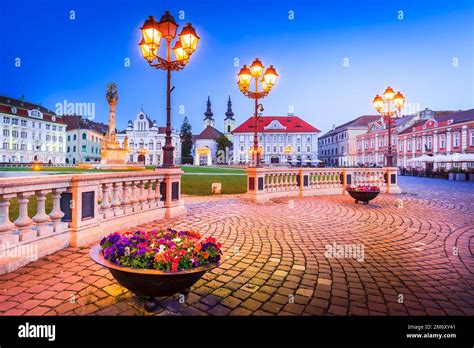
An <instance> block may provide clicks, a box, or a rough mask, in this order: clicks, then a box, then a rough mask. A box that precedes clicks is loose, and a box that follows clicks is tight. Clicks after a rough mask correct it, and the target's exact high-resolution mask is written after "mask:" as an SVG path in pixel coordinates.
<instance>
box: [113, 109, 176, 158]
mask: <svg viewBox="0 0 474 348" xmlns="http://www.w3.org/2000/svg"><path fill="white" fill-rule="evenodd" d="M165 136H166V127H158V123H157V122H156V121H154V120H151V119H150V118H149V117H148V115H147V114H146V113H145V112H144V111H143V110H141V111H140V112H139V113H137V115H136V117H135V120H133V121H132V120H130V121H128V125H127V128H126V129H125V130H124V131H121V132H118V133H117V140H118V141H119V143H120V146H123V145H124V141H125V137H127V138H128V144H129V147H130V149H131V152H130V153H129V154H128V155H127V160H128V163H142V164H144V165H154V166H161V165H162V164H163V149H162V148H163V146H164V145H165ZM172 144H173V146H174V162H175V164H181V140H180V137H179V134H177V133H176V132H175V131H174V130H173V133H172Z"/></svg>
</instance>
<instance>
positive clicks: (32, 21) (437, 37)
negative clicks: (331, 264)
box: [0, 0, 474, 133]
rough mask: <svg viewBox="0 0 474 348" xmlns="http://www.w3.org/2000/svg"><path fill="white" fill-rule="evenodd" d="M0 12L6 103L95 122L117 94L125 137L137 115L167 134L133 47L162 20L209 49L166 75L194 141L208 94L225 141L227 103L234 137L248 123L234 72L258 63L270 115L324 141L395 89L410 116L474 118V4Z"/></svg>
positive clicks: (94, 5) (102, 5)
mask: <svg viewBox="0 0 474 348" xmlns="http://www.w3.org/2000/svg"><path fill="white" fill-rule="evenodd" d="M0 1H1V7H2V11H1V12H2V14H1V15H0V30H1V34H2V36H1V37H2V44H1V46H0V50H1V51H0V53H1V54H0V94H1V95H7V96H11V97H14V98H19V97H21V96H22V95H23V96H24V97H25V99H26V100H27V101H32V102H40V103H42V105H43V106H45V107H48V108H50V109H53V110H54V109H55V105H56V103H62V102H63V101H64V100H67V101H69V102H78V103H79V102H88V103H95V106H96V108H95V110H96V117H95V118H96V120H97V121H101V122H104V121H107V116H108V106H107V103H106V101H105V88H106V84H107V83H108V82H110V81H114V82H116V83H117V85H118V88H119V104H118V106H117V127H118V128H119V129H123V128H124V127H125V126H126V122H127V121H128V120H129V119H133V118H134V117H135V115H136V113H137V112H138V111H139V110H140V108H141V106H143V109H144V110H145V112H147V113H148V114H149V116H150V117H151V118H153V119H156V120H157V121H158V123H159V124H160V125H164V123H165V102H166V95H165V87H166V80H165V72H164V71H160V70H156V69H152V68H150V67H149V66H148V64H147V62H146V61H145V60H144V59H143V58H142V57H141V55H140V52H139V49H138V46H137V44H138V42H139V40H140V31H139V28H140V27H141V25H142V24H143V21H144V20H145V19H146V18H147V17H148V16H149V15H154V16H155V17H157V18H159V17H160V16H161V15H162V13H163V12H164V11H165V10H167V9H169V10H170V11H171V12H172V14H173V15H174V16H175V19H176V20H177V22H178V24H180V28H178V31H179V30H180V29H181V28H182V26H183V25H184V24H185V23H186V22H191V23H192V24H193V26H194V27H195V28H196V30H197V32H198V34H199V35H200V36H201V40H200V42H199V46H198V50H197V52H196V53H195V54H194V55H193V56H192V58H191V60H190V63H189V64H188V66H187V67H186V68H185V69H184V70H183V71H180V72H178V73H174V74H173V76H172V84H173V85H174V86H176V88H175V91H174V92H173V94H172V107H173V109H172V113H173V120H172V122H173V126H174V127H176V128H179V126H180V125H181V123H182V120H183V118H184V116H187V117H188V119H189V120H190V121H191V124H192V126H193V131H194V133H198V132H200V131H201V130H202V119H203V117H204V115H203V112H204V111H205V103H206V99H207V95H208V94H209V95H210V96H211V100H212V103H213V111H214V115H215V118H216V122H217V128H220V129H222V128H223V118H224V113H225V111H226V101H227V97H228V95H231V96H232V100H233V104H234V113H235V114H236V118H237V123H238V124H239V123H241V122H243V121H244V120H245V119H246V118H247V117H248V116H250V115H251V113H252V107H253V104H252V102H251V101H250V100H249V99H247V98H245V97H244V96H242V95H241V94H240V92H239V91H238V88H237V85H236V74H237V72H238V70H239V67H235V66H234V62H235V59H236V58H237V59H238V60H239V62H240V64H241V65H242V64H249V63H251V61H252V60H253V58H255V57H257V56H258V57H260V59H261V60H262V61H263V63H264V64H265V65H270V64H273V65H274V66H275V68H276V69H277V70H278V72H279V74H280V78H279V81H278V83H277V86H276V87H275V88H274V90H273V91H272V92H271V93H270V95H269V96H268V97H267V98H265V99H264V100H263V104H264V107H265V112H264V113H265V114H266V115H285V114H286V113H287V112H288V111H289V110H291V109H292V108H293V109H294V112H295V114H296V115H299V116H301V117H303V118H304V119H306V120H307V121H309V122H310V123H311V124H313V125H314V126H316V127H318V128H319V129H321V130H322V131H323V132H325V131H327V130H329V129H330V127H331V126H332V125H333V124H341V123H344V122H347V121H348V120H350V119H352V118H355V117H356V116H358V115H362V114H373V113H374V111H373V109H372V106H371V103H370V102H371V100H372V98H373V96H374V95H375V94H377V93H381V92H382V91H383V90H384V88H385V87H386V86H387V85H391V86H393V87H394V88H395V89H397V90H398V89H399V90H401V91H402V92H403V93H404V94H405V96H406V98H407V101H408V102H409V103H410V104H409V105H410V107H412V108H414V109H416V108H418V107H420V108H425V107H428V108H431V109H435V110H436V109H438V110H457V109H467V108H472V107H473V105H474V100H473V98H474V97H473V96H474V87H473V86H474V72H473V71H474V52H473V50H474V48H473V46H474V27H473V26H474V24H473V23H474V7H473V6H474V5H473V4H474V2H473V1H471V0H456V1H451V0H443V1H441V0H431V1H425V0H417V1H413V0H397V1H390V0H389V1H349V0H346V1H342V0H333V1H329V0H326V1H318V0H291V1H290V0H285V1H282V0H276V1H275V0H274V1H271V0H259V1H249V0H240V1H235V0H225V1H217V0H207V1H197V0H186V1H184V0H174V1H168V0H161V1H143V0H134V1H130V0H114V1H109V0H103V1H97V0H81V1H79V0H76V1H68V0H65V1H59V0H57V1H53V0H43V1H25V0H14V1H12V0H0ZM70 11H75V16H76V18H75V20H70V19H69V15H70ZM179 11H184V16H185V19H183V20H181V19H179V18H178V15H179ZM290 11H293V13H294V19H289V12H290ZM399 11H403V13H400V12H399ZM400 16H403V19H402V20H400V19H399V18H400ZM16 58H20V59H21V66H20V67H15V62H16V61H15V59H16ZM127 58H129V59H130V67H126V66H125V64H124V62H125V59H127ZM344 62H348V63H349V65H348V66H347V67H345V66H344V64H343V63H344ZM453 63H454V64H453ZM456 63H457V64H456ZM453 65H454V66H453ZM456 65H457V66H456ZM179 106H184V114H180V113H179V109H178V108H179Z"/></svg>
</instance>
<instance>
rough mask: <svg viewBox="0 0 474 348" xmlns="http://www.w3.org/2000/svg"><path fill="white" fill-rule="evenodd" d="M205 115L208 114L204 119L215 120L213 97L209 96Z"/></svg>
mask: <svg viewBox="0 0 474 348" xmlns="http://www.w3.org/2000/svg"><path fill="white" fill-rule="evenodd" d="M204 116H206V117H205V118H204V119H205V120H206V119H207V120H213V118H212V116H214V114H213V112H212V109H211V97H210V96H207V109H206V112H205V113H204Z"/></svg>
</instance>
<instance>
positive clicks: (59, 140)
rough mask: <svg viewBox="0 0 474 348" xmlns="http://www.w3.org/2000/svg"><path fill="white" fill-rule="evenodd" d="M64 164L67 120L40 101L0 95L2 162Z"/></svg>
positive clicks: (0, 152)
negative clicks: (37, 102)
mask: <svg viewBox="0 0 474 348" xmlns="http://www.w3.org/2000/svg"><path fill="white" fill-rule="evenodd" d="M33 161H37V162H42V163H50V164H64V163H65V161H66V124H64V122H63V120H62V117H60V116H58V115H56V114H55V113H54V112H52V111H50V110H48V109H46V108H44V107H42V106H40V105H37V104H32V103H28V102H25V101H22V100H18V99H13V98H9V97H3V96H0V163H25V164H28V163H30V162H33Z"/></svg>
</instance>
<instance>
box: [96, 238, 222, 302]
mask: <svg viewBox="0 0 474 348" xmlns="http://www.w3.org/2000/svg"><path fill="white" fill-rule="evenodd" d="M90 256H91V258H92V259H93V260H94V261H95V262H97V263H98V264H99V265H101V266H104V267H106V268H108V269H109V271H110V273H112V275H113V277H114V278H115V280H117V282H118V283H119V284H120V285H122V286H123V287H124V288H127V289H128V290H130V291H131V292H133V293H135V294H137V295H141V296H145V297H147V301H146V302H145V309H146V310H147V311H153V310H154V309H155V308H156V305H157V303H156V300H155V299H154V298H155V297H163V296H171V295H173V294H177V293H183V294H187V293H188V292H189V289H190V287H191V286H193V285H194V283H196V282H197V281H198V280H199V279H201V277H202V276H203V275H204V274H205V273H206V272H207V271H209V270H211V269H213V268H216V267H218V266H219V265H221V264H222V262H223V257H221V259H220V260H219V261H217V262H214V263H210V264H207V265H203V266H198V267H195V268H192V269H186V270H182V271H159V270H152V269H135V268H129V267H122V266H118V265H115V264H113V263H111V262H110V261H108V260H106V259H105V258H104V255H103V254H102V251H101V247H100V245H94V246H93V247H92V248H91V252H90Z"/></svg>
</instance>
